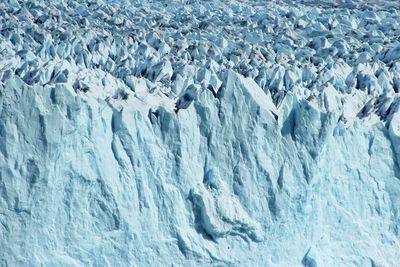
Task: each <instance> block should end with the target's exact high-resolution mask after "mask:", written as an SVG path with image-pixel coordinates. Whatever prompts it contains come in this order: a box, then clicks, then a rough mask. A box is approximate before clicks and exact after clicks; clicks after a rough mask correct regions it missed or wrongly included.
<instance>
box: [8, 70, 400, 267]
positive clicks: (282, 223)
mask: <svg viewBox="0 0 400 267" xmlns="http://www.w3.org/2000/svg"><path fill="white" fill-rule="evenodd" d="M254 93H255V91H254V88H252V87H251V86H248V84H246V83H244V82H243V81H242V80H241V77H240V76H239V75H238V74H235V73H234V72H231V73H229V74H228V75H227V86H226V88H224V89H223V91H222V92H221V93H220V95H219V97H218V98H215V97H214V96H213V95H212V94H211V92H209V91H204V92H203V93H202V94H201V95H200V98H199V101H198V102H197V103H195V104H194V105H191V106H190V107H189V108H188V109H186V110H180V111H179V112H178V113H177V114H171V113H168V112H166V111H164V110H162V109H161V110H159V111H158V112H157V113H156V114H151V115H150V116H149V117H146V116H143V115H142V113H140V112H137V111H133V112H130V111H125V110H124V111H122V112H119V111H116V110H115V109H113V108H111V107H110V106H109V105H107V103H105V102H99V103H97V102H94V101H93V102H89V101H83V100H82V99H81V98H80V97H79V96H74V95H72V94H71V93H70V92H69V91H68V90H66V89H65V88H64V87H62V86H55V87H53V88H45V90H43V88H40V87H29V86H27V85H25V84H24V83H23V82H22V81H21V80H19V79H14V80H10V81H9V82H8V83H7V84H6V86H5V87H4V88H3V89H2V90H1V98H0V99H1V119H0V122H1V124H0V125H1V135H2V138H1V140H0V148H1V187H0V188H1V198H0V199H1V202H0V204H1V210H2V212H1V217H0V220H1V227H0V230H1V239H0V242H1V245H0V246H1V247H2V248H3V249H2V250H1V258H2V260H3V265H6V266H39V265H44V266H56V265H58V266H107V265H108V266H126V265H134V266H150V265H152V266H156V265H164V264H175V265H178V266H179V265H203V266H205V265H210V264H214V265H236V266H243V265H244V266H250V265H252V266H265V265H266V266H301V262H302V261H303V263H304V262H316V264H318V266H335V265H339V266H352V265H354V266H395V265H396V263H398V259H399V256H400V255H399V251H400V250H399V229H398V226H399V222H400V217H399V201H400V198H399V195H398V194H399V189H400V182H399V179H398V178H397V177H398V176H399V172H398V165H397V162H396V158H395V153H394V150H393V145H392V143H391V140H390V137H389V133H388V130H386V128H384V127H383V126H382V127H372V128H368V127H365V126H362V125H360V124H358V123H355V124H354V125H353V126H351V127H350V128H348V129H346V128H345V127H344V125H343V123H342V122H340V121H339V122H338V120H337V115H335V114H334V113H329V112H326V113H324V112H319V111H317V110H316V109H314V108H313V107H312V106H310V105H309V104H308V103H307V102H305V101H298V100H297V99H296V98H295V97H293V98H291V99H290V100H288V101H287V102H286V103H285V106H284V108H286V109H287V112H286V113H287V115H286V117H284V118H280V121H281V124H279V123H277V122H276V121H275V119H274V117H273V116H272V115H271V113H270V112H269V111H268V110H266V109H265V108H264V107H263V106H262V105H260V104H259V103H258V102H259V101H258V100H257V99H255V98H254V97H253V96H254ZM287 99H289V98H287ZM310 248H311V250H310V251H309V253H308V254H307V256H306V257H305V259H303V257H304V256H305V254H306V252H307V251H308V250H309V249H310ZM307 266H308V265H307ZM309 266H316V265H309Z"/></svg>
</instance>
